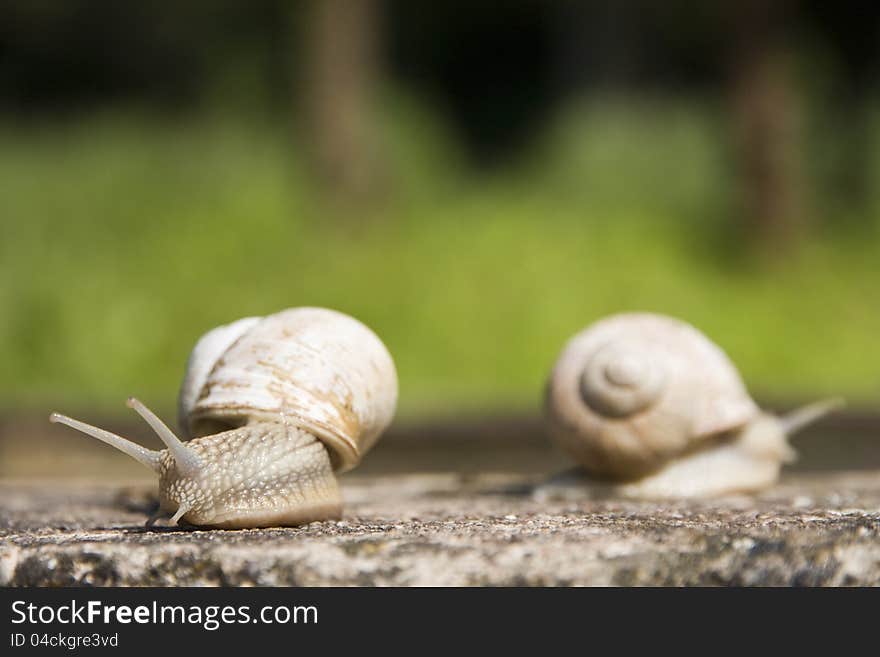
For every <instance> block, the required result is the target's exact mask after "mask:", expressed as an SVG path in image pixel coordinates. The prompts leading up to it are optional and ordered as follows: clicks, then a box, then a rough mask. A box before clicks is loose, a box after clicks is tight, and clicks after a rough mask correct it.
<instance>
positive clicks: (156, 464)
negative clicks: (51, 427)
mask: <svg viewBox="0 0 880 657" xmlns="http://www.w3.org/2000/svg"><path fill="white" fill-rule="evenodd" d="M49 422H52V423H53V424H65V425H67V426H68V427H70V428H71V429H76V430H77V431H79V432H81V433H84V434H86V435H87V436H91V437H92V438H97V439H98V440H100V441H101V442H104V443H107V444H108V445H110V446H111V447H115V448H116V449H118V450H119V451H120V452H123V453H125V454H128V455H129V456H130V457H131V458H133V459H134V460H135V461H137V462H138V463H142V464H144V465H145V466H147V467H148V468H150V470H152V471H153V472H156V473H158V472H159V471H160V462H161V454H160V453H159V452H157V451H155V450H152V449H147V448H146V447H143V446H141V445H138V444H137V443H135V442H132V441H131V440H129V439H128V438H123V437H122V436H117V435H116V434H115V433H111V432H109V431H106V430H105V429H99V428H98V427H95V426H92V425H91V424H86V423H85V422H80V421H79V420H74V419H73V418H71V417H67V416H66V415H61V414H60V413H52V414H51V415H50V416H49Z"/></svg>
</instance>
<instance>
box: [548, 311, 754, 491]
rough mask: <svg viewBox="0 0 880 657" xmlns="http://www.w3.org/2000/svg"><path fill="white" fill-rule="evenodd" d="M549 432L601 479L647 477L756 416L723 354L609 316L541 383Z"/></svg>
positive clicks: (704, 342) (694, 334)
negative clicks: (547, 380)
mask: <svg viewBox="0 0 880 657" xmlns="http://www.w3.org/2000/svg"><path fill="white" fill-rule="evenodd" d="M546 411H547V416H548V419H549V421H550V425H551V430H552V435H553V436H554V438H555V439H556V440H557V441H558V443H559V444H560V445H561V446H562V448H563V449H565V450H566V451H567V452H568V453H569V454H570V455H571V456H572V457H573V458H574V459H575V460H577V461H578V462H579V463H581V464H582V465H583V466H584V467H585V468H586V469H587V470H588V471H590V472H591V473H593V474H594V475H597V476H600V477H607V478H611V479H628V478H635V477H639V476H643V475H645V474H647V473H649V472H652V471H655V470H657V469H659V468H661V467H662V466H663V465H665V464H666V463H668V462H669V461H670V460H672V459H674V458H676V457H678V456H680V455H682V454H685V453H688V452H690V451H692V450H695V449H698V448H699V447H700V446H702V445H704V444H705V443H706V441H708V440H710V439H711V438H712V437H715V436H717V435H719V434H721V433H724V432H726V431H731V430H734V429H737V428H740V427H742V426H744V425H746V424H747V423H748V422H750V421H751V420H753V419H754V418H756V417H757V416H758V415H759V414H760V410H759V409H758V407H757V406H756V404H755V403H754V401H752V399H751V398H750V397H749V395H748V393H747V391H746V388H745V385H744V384H743V382H742V380H741V378H740V376H739V373H738V372H737V370H736V368H735V367H734V366H733V364H732V363H731V362H730V360H729V359H728V357H727V356H726V355H725V354H724V352H723V351H722V350H721V349H720V348H719V347H718V346H717V345H715V344H714V343H712V342H711V341H710V340H709V339H707V338H706V337H705V336H704V335H703V334H702V333H700V332H699V331H698V330H697V329H695V328H694V327H693V326H691V325H689V324H687V323H685V322H682V321H680V320H677V319H673V318H671V317H665V316H662V315H654V314H648V313H629V314H622V315H615V316H612V317H608V318H606V319H603V320H600V321H598V322H596V323H595V324H592V325H591V326H589V327H587V328H586V329H585V330H584V331H582V332H581V333H578V334H577V335H575V336H574V337H573V338H572V339H571V340H570V341H569V342H568V343H567V344H566V346H565V348H564V349H563V351H562V353H561V354H560V356H559V359H558V360H557V362H556V364H555V366H554V368H553V371H552V372H551V375H550V380H549V382H548V386H547V397H546Z"/></svg>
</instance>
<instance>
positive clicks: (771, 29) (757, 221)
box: [732, 0, 805, 257]
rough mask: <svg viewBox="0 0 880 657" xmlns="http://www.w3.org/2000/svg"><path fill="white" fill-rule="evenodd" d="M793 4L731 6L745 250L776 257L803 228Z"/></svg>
mask: <svg viewBox="0 0 880 657" xmlns="http://www.w3.org/2000/svg"><path fill="white" fill-rule="evenodd" d="M791 14H792V3H791V2H784V1H780V2H764V1H762V0H740V1H739V2H735V3H734V4H733V6H732V18H733V21H732V22H733V33H734V42H733V62H732V64H733V72H732V114H733V130H734V148H735V158H736V167H737V183H738V184H737V192H738V199H737V200H738V202H739V207H740V211H741V212H742V221H743V222H744V225H743V228H744V230H743V232H744V233H745V236H746V239H747V241H748V242H749V244H748V246H749V248H751V249H752V250H753V251H756V252H758V253H760V254H766V255H773V256H774V257H775V256H777V255H778V254H779V253H780V252H785V251H789V250H791V249H792V248H793V247H794V245H795V243H796V241H797V238H798V236H799V235H800V234H801V232H802V231H803V228H804V211H805V206H804V198H803V195H802V194H803V184H802V170H801V166H800V159H801V152H800V146H801V134H800V116H799V109H800V103H799V100H800V99H799V94H798V89H797V88H796V84H795V80H794V77H793V71H792V66H793V61H792V52H791V51H790V49H789V45H788V43H787V38H786V37H787V35H786V26H787V21H788V20H789V19H790V17H791Z"/></svg>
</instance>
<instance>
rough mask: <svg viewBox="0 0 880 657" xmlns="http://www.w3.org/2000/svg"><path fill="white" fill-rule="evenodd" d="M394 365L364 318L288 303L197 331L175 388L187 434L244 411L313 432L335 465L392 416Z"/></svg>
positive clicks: (366, 445)
mask: <svg viewBox="0 0 880 657" xmlns="http://www.w3.org/2000/svg"><path fill="white" fill-rule="evenodd" d="M396 404H397V373H396V371H395V368H394V362H393V360H392V359H391V355H390V354H389V353H388V350H387V349H386V348H385V345H384V344H383V343H382V341H381V340H380V339H379V338H378V337H377V336H376V334H375V333H373V332H372V331H371V330H370V329H369V328H367V327H366V326H365V325H364V324H362V323H361V322H359V321H357V320H356V319H354V318H352V317H349V316H348V315H344V314H342V313H339V312H336V311H333V310H327V309H324V308H292V309H288V310H284V311H281V312H279V313H276V314H274V315H269V316H267V317H263V318H254V317H251V318H246V319H242V320H239V321H237V322H234V323H231V324H228V325H225V326H221V327H218V328H216V329H214V330H212V331H210V332H208V333H206V334H205V335H204V336H202V338H201V339H200V340H199V341H198V343H197V344H196V346H195V348H194V349H193V352H192V354H191V356H190V358H189V361H188V363H187V369H186V374H185V376H184V380H183V384H182V386H181V390H180V398H179V412H180V424H181V427H182V428H183V429H184V432H185V433H186V435H187V436H189V437H196V436H203V435H208V434H211V433H214V432H216V431H217V430H218V429H223V428H230V427H236V426H241V425H243V424H246V423H248V422H249V421H278V422H287V423H290V424H291V425H293V426H296V427H299V428H301V429H303V430H305V431H308V432H309V433H312V434H313V435H315V436H317V437H318V438H319V439H320V440H321V441H322V442H324V444H325V445H326V446H327V447H328V449H329V450H330V453H331V455H332V456H333V462H334V466H335V467H336V469H338V470H343V471H344V470H348V469H350V468H352V467H353V466H354V465H356V464H357V463H358V461H360V459H361V457H362V456H363V454H364V453H365V452H366V451H367V450H369V449H370V447H372V445H373V444H374V443H375V442H376V440H377V439H378V437H379V435H380V434H381V433H382V431H384V429H385V428H386V427H387V426H388V425H389V424H390V422H391V419H392V417H393V415H394V409H395V406H396Z"/></svg>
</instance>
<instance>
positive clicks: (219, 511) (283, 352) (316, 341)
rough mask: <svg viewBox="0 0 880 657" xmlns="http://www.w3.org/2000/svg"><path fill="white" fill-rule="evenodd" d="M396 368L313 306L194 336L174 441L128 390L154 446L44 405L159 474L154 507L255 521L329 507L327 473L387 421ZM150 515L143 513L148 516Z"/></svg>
mask: <svg viewBox="0 0 880 657" xmlns="http://www.w3.org/2000/svg"><path fill="white" fill-rule="evenodd" d="M396 403H397V374H396V371H395V368H394V362H393V361H392V359H391V356H390V354H389V353H388V350H387V349H386V348H385V345H384V344H383V343H382V341H381V340H380V339H379V338H378V337H377V336H376V335H375V334H374V333H373V332H372V331H371V330H370V329H368V328H367V327H366V326H364V325H363V324H361V323H360V322H359V321H357V320H355V319H353V318H352V317H349V316H347V315H344V314H342V313H339V312H336V311H333V310H326V309H322V308H293V309H288V310H284V311H281V312H279V313H276V314H274V315H269V316H267V317H248V318H245V319H241V320H238V321H236V322H233V323H231V324H227V325H224V326H220V327H218V328H215V329H214V330H212V331H209V332H208V333H206V334H205V335H204V336H202V337H201V339H199V341H198V342H197V343H196V345H195V347H194V349H193V351H192V353H191V355H190V357H189V360H188V362H187V365H186V373H185V375H184V379H183V383H182V385H181V389H180V397H179V409H178V410H179V423H180V428H181V430H182V433H183V436H184V437H185V438H191V440H189V441H187V442H183V441H182V440H181V439H180V438H178V437H177V436H176V435H175V434H174V433H173V432H172V431H171V430H170V429H169V428H168V427H167V426H166V425H165V424H164V423H163V422H162V421H161V420H160V419H159V418H158V417H157V416H156V415H154V414H153V413H152V412H151V411H150V410H148V409H147V408H146V407H145V406H144V405H143V404H141V403H140V402H139V401H137V400H136V399H129V400H128V405H129V406H130V407H131V408H133V409H134V410H135V411H137V413H138V414H140V415H141V417H143V418H144V420H146V421H147V423H148V424H149V425H150V426H151V427H152V428H153V430H154V431H155V432H156V433H157V434H158V436H159V438H161V439H162V442H163V443H165V445H166V449H164V450H161V451H154V450H150V449H146V448H144V447H142V446H140V445H138V444H136V443H134V442H131V441H130V440H127V439H126V438H123V437H121V436H117V435H115V434H112V433H110V432H109V431H105V430H103V429H99V428H97V427H93V426H91V425H88V424H85V423H83V422H80V421H78V420H74V419H72V418H69V417H66V416H63V415H59V414H57V413H53V414H52V415H51V416H50V421H52V422H60V423H62V424H66V425H68V426H70V427H72V428H74V429H77V430H79V431H81V432H83V433H86V434H88V435H90V436H93V437H95V438H97V439H99V440H102V441H104V442H106V443H108V444H109V445H112V446H113V447H116V448H117V449H119V450H120V451H122V452H125V453H126V454H128V455H129V456H131V457H132V458H134V459H135V460H137V461H139V462H140V463H142V464H144V465H145V466H147V467H148V468H150V469H151V470H153V471H154V472H155V473H156V474H157V475H158V476H159V502H160V512H159V513H162V512H166V513H170V514H173V515H172V517H171V521H172V523H176V522H177V521H179V520H180V519H183V520H185V521H186V522H188V523H190V524H192V525H201V526H209V527H228V528H241V527H266V526H278V525H299V524H303V523H307V522H311V521H314V520H322V519H329V518H338V517H339V516H340V514H341V509H342V499H341V496H340V492H339V486H338V484H337V481H336V477H335V474H334V473H335V472H337V471H339V472H342V471H346V470H349V469H350V468H352V467H354V466H355V465H357V463H358V462H359V461H360V459H361V457H362V456H363V455H364V453H365V452H366V451H367V450H369V449H370V447H372V446H373V444H374V443H375V442H376V440H377V439H378V438H379V435H380V434H381V433H382V432H383V431H384V429H385V428H386V427H387V426H388V424H389V423H390V422H391V419H392V417H393V415H394V410H395V406H396ZM156 517H158V515H157V516H155V517H154V518H151V520H150V521H148V524H150V523H151V522H152V521H153V520H155V519H156Z"/></svg>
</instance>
